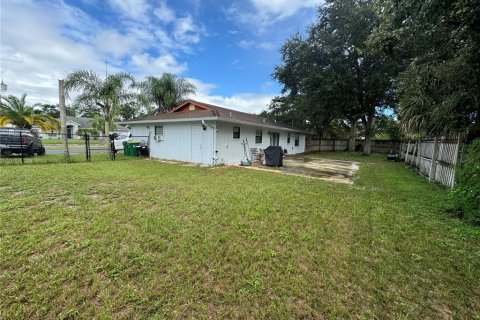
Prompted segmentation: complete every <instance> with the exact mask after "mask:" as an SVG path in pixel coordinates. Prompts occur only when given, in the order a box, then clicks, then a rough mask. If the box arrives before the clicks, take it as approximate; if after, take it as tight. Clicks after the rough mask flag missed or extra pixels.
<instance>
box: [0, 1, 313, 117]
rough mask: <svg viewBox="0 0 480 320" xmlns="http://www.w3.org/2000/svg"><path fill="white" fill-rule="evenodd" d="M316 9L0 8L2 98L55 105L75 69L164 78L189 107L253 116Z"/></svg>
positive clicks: (278, 5)
mask: <svg viewBox="0 0 480 320" xmlns="http://www.w3.org/2000/svg"><path fill="white" fill-rule="evenodd" d="M319 4H320V1H319V0H241V1H240V0H238V1H235V0H232V1H227V0H224V1H220V0H217V1H215V0H204V1H201V0H177V1H173V0H105V1H94V0H81V1H80V0H78V1H74V0H64V1H59V0H53V1H31V0H2V1H1V5H0V18H1V25H0V27H1V38H0V41H1V48H0V72H1V77H2V79H3V81H4V82H5V83H7V84H8V86H9V89H8V92H7V93H9V94H14V95H20V94H22V93H23V92H26V93H27V94H28V96H29V101H30V102H31V103H36V102H40V103H57V102H58V92H57V79H59V78H62V76H63V75H64V74H66V73H68V72H69V71H72V70H73V69H77V68H87V69H91V70H94V71H96V72H99V73H102V74H104V73H105V62H107V63H108V72H109V73H110V72H115V71H118V70H123V71H127V72H131V73H132V74H133V75H134V76H135V77H136V79H137V80H141V79H142V78H143V77H144V76H146V75H161V74H162V73H163V72H172V73H175V74H177V75H178V76H180V77H185V78H188V79H190V80H191V81H192V82H193V83H194V84H195V85H196V86H197V89H198V92H197V95H196V96H195V97H193V98H195V99H197V100H200V101H204V102H208V103H213V104H219V105H223V106H226V107H231V108H234V109H237V110H242V111H247V112H259V111H261V110H262V109H265V108H266V105H267V104H268V102H269V100H270V99H271V98H272V97H273V96H275V95H277V94H278V93H279V90H280V86H279V85H278V84H277V83H276V82H275V81H274V80H272V78H271V74H272V72H273V70H274V67H275V65H276V64H278V63H279V62H280V53H279V49H280V47H281V45H282V43H283V42H284V41H285V40H286V39H287V38H288V37H289V36H290V35H292V34H293V33H294V32H296V31H301V32H304V31H305V29H306V27H307V25H308V24H310V23H312V22H313V21H314V20H315V14H316V9H315V7H316V6H317V5H319Z"/></svg>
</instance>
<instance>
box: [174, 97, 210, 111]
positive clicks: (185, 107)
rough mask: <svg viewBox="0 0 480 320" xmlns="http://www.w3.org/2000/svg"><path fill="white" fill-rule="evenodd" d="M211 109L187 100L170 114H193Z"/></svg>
mask: <svg viewBox="0 0 480 320" xmlns="http://www.w3.org/2000/svg"><path fill="white" fill-rule="evenodd" d="M211 109H212V108H211V107H208V106H205V105H203V104H201V103H199V102H197V101H193V100H187V101H184V102H183V103H181V104H179V105H178V106H177V107H175V108H173V109H172V110H171V111H170V113H173V112H192V111H200V110H211Z"/></svg>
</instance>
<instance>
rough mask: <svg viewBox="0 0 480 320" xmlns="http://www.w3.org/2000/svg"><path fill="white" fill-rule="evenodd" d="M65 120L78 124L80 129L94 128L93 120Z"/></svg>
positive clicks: (71, 118)
mask: <svg viewBox="0 0 480 320" xmlns="http://www.w3.org/2000/svg"><path fill="white" fill-rule="evenodd" d="M65 120H66V121H73V122H75V123H78V124H79V125H80V128H84V129H90V128H92V120H93V119H92V118H85V117H71V116H66V117H65Z"/></svg>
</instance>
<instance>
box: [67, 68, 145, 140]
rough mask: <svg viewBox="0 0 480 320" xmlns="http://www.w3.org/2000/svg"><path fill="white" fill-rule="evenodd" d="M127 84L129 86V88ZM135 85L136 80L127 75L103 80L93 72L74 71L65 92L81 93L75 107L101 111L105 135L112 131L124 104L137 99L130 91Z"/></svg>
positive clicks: (68, 77)
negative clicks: (111, 128)
mask: <svg viewBox="0 0 480 320" xmlns="http://www.w3.org/2000/svg"><path fill="white" fill-rule="evenodd" d="M127 84H129V85H128V86H127ZM134 85H135V79H133V77H132V76H131V75H130V74H128V73H126V72H118V73H115V74H111V75H108V76H107V77H106V78H105V79H102V78H101V77H100V76H99V75H97V74H96V73H95V72H93V71H89V70H74V71H73V72H72V73H70V74H68V75H67V76H66V78H65V90H66V91H67V93H70V92H72V91H80V92H81V93H80V94H79V95H78V96H77V97H76V98H75V100H74V105H76V106H81V105H84V106H85V105H87V106H97V107H99V108H100V109H101V111H102V113H103V117H104V118H105V125H104V127H103V130H102V131H103V134H104V135H106V134H108V132H109V131H110V126H111V125H112V124H113V119H114V117H115V114H116V112H118V109H119V107H120V105H121V103H122V102H124V101H128V100H130V99H133V98H135V97H136V95H135V93H133V92H131V91H129V90H128V89H129V88H132V87H133V86H134Z"/></svg>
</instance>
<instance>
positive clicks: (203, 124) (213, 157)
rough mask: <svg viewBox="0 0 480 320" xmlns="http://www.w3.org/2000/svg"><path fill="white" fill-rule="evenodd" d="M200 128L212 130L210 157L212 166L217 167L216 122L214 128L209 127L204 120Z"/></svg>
mask: <svg viewBox="0 0 480 320" xmlns="http://www.w3.org/2000/svg"><path fill="white" fill-rule="evenodd" d="M202 126H204V127H209V128H212V129H213V137H212V143H213V144H212V147H213V155H212V161H213V165H214V166H216V165H217V161H218V158H217V155H216V152H217V145H216V138H217V128H216V127H217V122H216V121H215V126H211V125H209V124H208V123H206V122H205V120H202Z"/></svg>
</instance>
